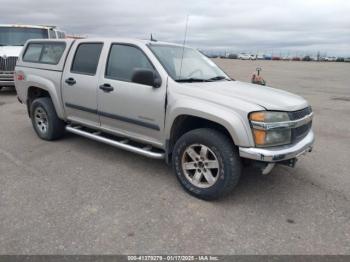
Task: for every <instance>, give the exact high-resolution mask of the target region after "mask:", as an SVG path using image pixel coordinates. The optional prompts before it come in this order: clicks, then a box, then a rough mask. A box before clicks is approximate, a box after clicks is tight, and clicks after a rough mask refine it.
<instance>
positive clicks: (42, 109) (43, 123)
mask: <svg viewBox="0 0 350 262" xmlns="http://www.w3.org/2000/svg"><path fill="white" fill-rule="evenodd" d="M30 113H31V120H32V124H33V127H34V130H35V132H36V133H37V135H38V136H39V137H40V138H41V139H44V140H55V139H59V138H61V137H62V136H63V135H64V132H65V122H64V121H62V120H61V119H59V118H58V116H57V113H56V110H55V107H54V105H53V103H52V101H51V99H50V98H49V97H40V98H37V99H35V100H34V101H33V103H32V104H31V108H30Z"/></svg>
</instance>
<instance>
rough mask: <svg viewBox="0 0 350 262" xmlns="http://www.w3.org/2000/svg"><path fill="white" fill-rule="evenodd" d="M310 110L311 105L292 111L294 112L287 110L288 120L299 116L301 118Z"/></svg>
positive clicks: (309, 112)
mask: <svg viewBox="0 0 350 262" xmlns="http://www.w3.org/2000/svg"><path fill="white" fill-rule="evenodd" d="M311 112H312V109H311V106H309V107H305V108H304V109H301V110H298V111H294V112H289V113H288V114H289V118H290V120H297V119H300V118H303V117H305V116H307V115H310V114H311Z"/></svg>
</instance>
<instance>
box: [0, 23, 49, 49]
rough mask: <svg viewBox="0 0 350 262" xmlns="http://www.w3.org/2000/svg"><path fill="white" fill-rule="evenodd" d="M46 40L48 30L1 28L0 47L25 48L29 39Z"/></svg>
mask: <svg viewBox="0 0 350 262" xmlns="http://www.w3.org/2000/svg"><path fill="white" fill-rule="evenodd" d="M43 38H44V39H46V38H48V33H47V30H46V29H40V28H22V27H0V46H23V45H24V44H25V42H26V41H27V40H29V39H43Z"/></svg>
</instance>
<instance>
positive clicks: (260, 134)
mask: <svg viewBox="0 0 350 262" xmlns="http://www.w3.org/2000/svg"><path fill="white" fill-rule="evenodd" d="M253 132H254V140H255V144H256V145H258V146H262V145H265V143H266V142H265V141H266V131H265V130H259V129H253Z"/></svg>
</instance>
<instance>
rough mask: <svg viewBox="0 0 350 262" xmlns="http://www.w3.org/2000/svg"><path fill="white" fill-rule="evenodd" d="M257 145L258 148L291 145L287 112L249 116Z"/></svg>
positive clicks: (258, 113)
mask: <svg viewBox="0 0 350 262" xmlns="http://www.w3.org/2000/svg"><path fill="white" fill-rule="evenodd" d="M249 120H250V122H251V125H252V131H253V135H254V141H255V145H256V146H257V147H269V146H279V145H286V144H290V143H291V138H292V135H291V129H290V127H289V123H288V121H290V119H289V116H288V114H287V113H286V112H274V111H261V112H254V113H251V114H250V115H249Z"/></svg>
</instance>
